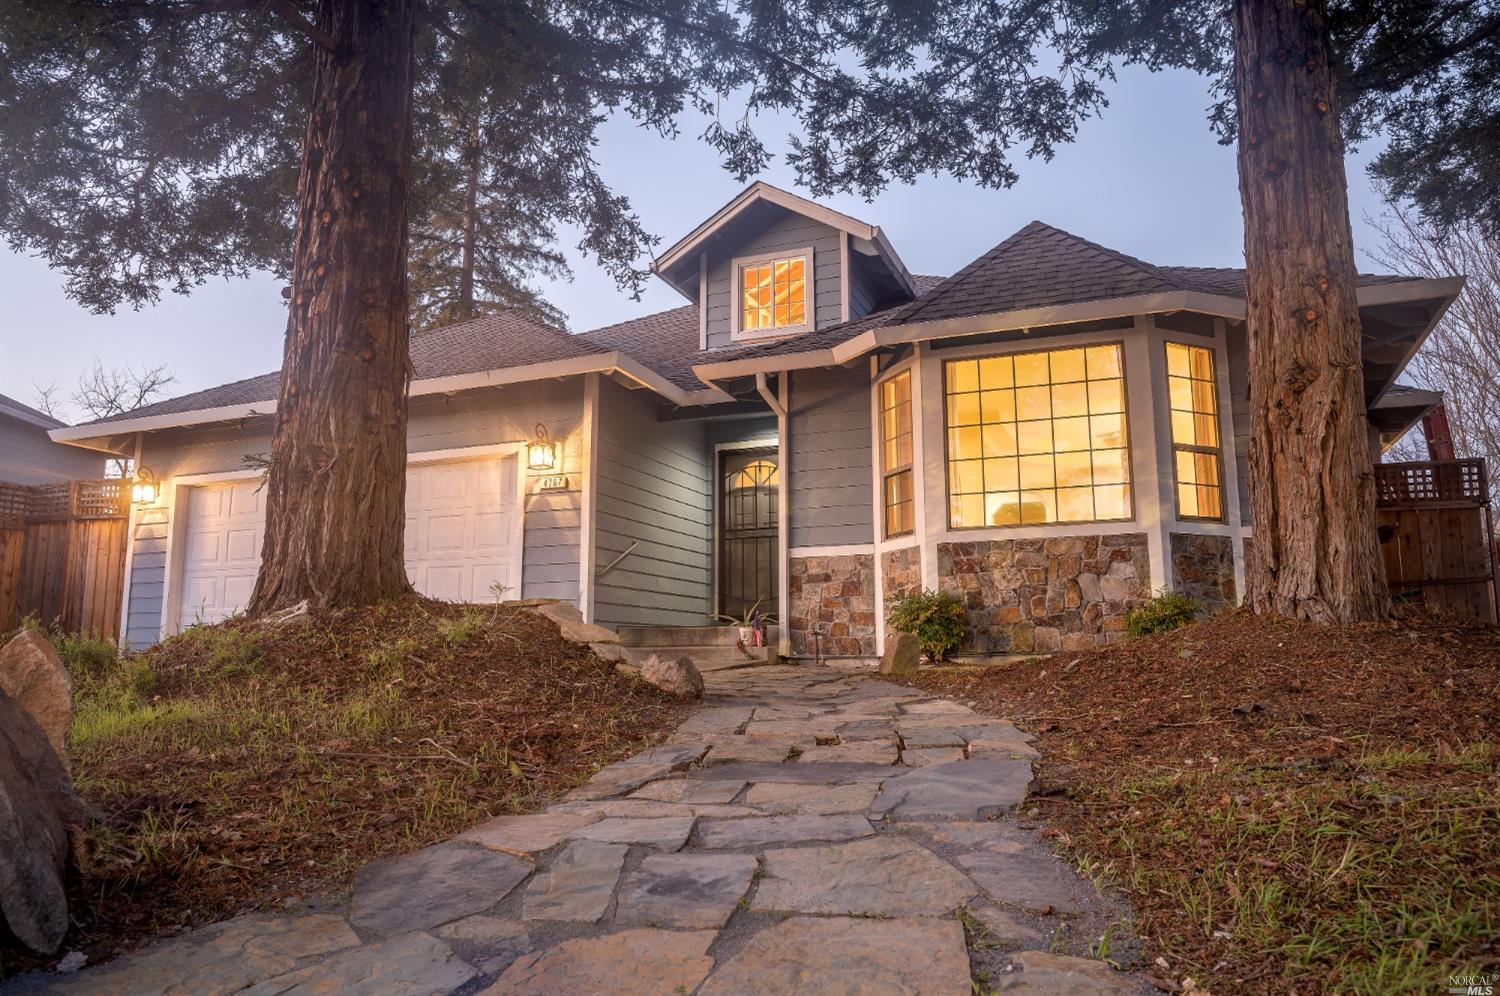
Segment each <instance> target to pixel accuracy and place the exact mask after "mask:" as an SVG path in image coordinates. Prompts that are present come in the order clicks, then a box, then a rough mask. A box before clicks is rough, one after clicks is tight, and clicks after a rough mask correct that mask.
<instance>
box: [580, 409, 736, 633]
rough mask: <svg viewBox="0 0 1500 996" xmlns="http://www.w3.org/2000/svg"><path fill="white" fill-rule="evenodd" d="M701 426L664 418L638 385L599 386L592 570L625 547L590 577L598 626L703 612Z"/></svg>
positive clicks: (705, 490)
mask: <svg viewBox="0 0 1500 996" xmlns="http://www.w3.org/2000/svg"><path fill="white" fill-rule="evenodd" d="M710 452H711V448H710V447H709V446H708V445H707V435H706V431H705V425H704V423H703V422H701V421H680V422H662V421H658V420H657V404H656V401H655V399H654V397H653V396H652V395H650V394H649V393H647V392H645V391H628V390H626V389H624V388H622V387H620V386H619V385H617V384H615V383H613V382H611V381H604V382H602V383H601V384H600V386H599V451H598V456H597V457H596V460H595V470H594V473H595V480H596V482H597V491H596V493H595V502H596V508H595V512H594V543H595V553H594V564H595V569H596V570H598V569H601V568H603V567H605V566H607V565H609V564H610V563H611V562H612V561H614V560H615V558H617V557H618V556H619V555H620V554H622V553H624V552H625V551H626V550H630V548H631V545H632V544H637V545H636V546H635V549H634V550H632V551H631V552H630V554H629V555H628V556H627V557H625V558H624V559H623V560H621V561H620V562H619V564H618V566H616V567H615V568H614V569H613V570H612V571H610V572H609V573H608V574H606V575H605V576H604V577H602V578H599V579H598V580H597V581H596V582H595V585H594V618H595V620H596V621H598V622H599V623H601V624H602V625H605V626H629V625H657V626H672V625H677V626H690V625H701V624H702V623H703V622H704V621H705V620H706V616H707V614H708V611H709V595H710V580H709V557H710V542H711V534H712V531H711V528H710V524H709V489H710V486H711V482H712V473H711V468H710V461H709V453H710Z"/></svg>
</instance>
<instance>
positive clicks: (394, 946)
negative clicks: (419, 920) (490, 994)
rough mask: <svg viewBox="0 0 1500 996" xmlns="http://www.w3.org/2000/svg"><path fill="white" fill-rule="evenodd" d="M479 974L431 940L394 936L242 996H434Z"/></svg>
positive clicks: (418, 935)
mask: <svg viewBox="0 0 1500 996" xmlns="http://www.w3.org/2000/svg"><path fill="white" fill-rule="evenodd" d="M477 974H478V973H477V972H475V971H474V969H473V967H472V966H470V965H469V964H468V963H467V962H465V961H462V960H460V959H459V957H458V956H457V955H455V954H454V953H453V949H452V948H450V947H449V946H448V945H447V944H444V943H443V942H442V941H440V940H438V939H437V938H436V937H433V936H432V935H431V934H427V933H423V932H421V931H416V932H413V933H410V934H398V935H396V936H395V937H391V938H388V939H386V940H384V941H380V942H378V943H375V944H368V945H365V946H364V947H360V948H351V949H349V950H347V951H343V952H341V953H339V954H336V955H334V956H333V957H332V958H330V959H328V960H327V961H324V962H320V963H319V964H316V965H309V966H307V967H306V968H302V969H298V970H297V971H295V972H292V973H290V974H288V975H282V976H277V977H276V978H274V979H269V980H267V981H266V982H262V983H260V984H259V985H255V986H251V987H250V988H249V989H247V990H246V991H245V993H246V996H340V994H344V993H350V994H355V996H388V994H394V993H409V994H410V996H438V994H439V993H446V992H449V991H451V990H453V989H456V988H458V987H459V986H461V985H463V984H464V983H465V982H468V981H469V980H470V979H472V978H474V976H475V975H477Z"/></svg>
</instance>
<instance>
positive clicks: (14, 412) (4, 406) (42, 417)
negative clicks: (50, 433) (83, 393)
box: [0, 394, 68, 429]
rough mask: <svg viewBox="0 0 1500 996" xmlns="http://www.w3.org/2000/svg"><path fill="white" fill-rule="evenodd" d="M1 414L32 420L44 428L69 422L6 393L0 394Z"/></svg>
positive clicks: (55, 426)
mask: <svg viewBox="0 0 1500 996" xmlns="http://www.w3.org/2000/svg"><path fill="white" fill-rule="evenodd" d="M0 415H9V416H10V417H11V418H17V419H20V420H21V421H23V422H30V423H31V424H32V425H36V426H40V427H42V428H44V429H56V428H58V427H60V426H64V425H67V424H68V423H66V422H64V421H63V420H62V419H58V418H53V417H52V416H51V415H48V414H47V413H46V412H44V411H38V410H37V409H35V408H33V407H31V406H30V405H23V404H21V402H19V401H17V400H16V399H15V398H12V397H9V396H7V395H4V394H0Z"/></svg>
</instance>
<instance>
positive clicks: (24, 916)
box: [0, 641, 86, 955]
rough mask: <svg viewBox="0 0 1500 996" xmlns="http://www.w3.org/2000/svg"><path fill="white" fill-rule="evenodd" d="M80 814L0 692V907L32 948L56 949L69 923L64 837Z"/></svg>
mask: <svg viewBox="0 0 1500 996" xmlns="http://www.w3.org/2000/svg"><path fill="white" fill-rule="evenodd" d="M12 642H14V641H12ZM85 813H86V810H85V807H84V805H83V802H82V800H80V799H79V798H78V796H77V795H76V794H75V793H74V792H73V782H72V780H71V779H70V778H69V777H68V772H67V770H66V769H65V768H64V767H63V762H62V758H61V757H59V756H58V754H57V752H56V751H55V750H54V749H53V747H52V744H51V743H50V742H49V741H48V739H47V735H46V734H45V733H44V732H43V731H42V728H41V727H40V726H39V725H37V722H36V721H35V720H34V719H32V718H31V716H30V715H28V714H27V712H26V710H25V709H23V708H22V707H21V705H20V703H18V702H16V701H15V700H14V699H12V698H11V697H10V696H8V695H6V694H4V693H0V914H3V915H4V917H5V923H6V924H7V925H8V926H9V927H10V931H11V933H12V934H14V935H15V936H16V938H17V939H19V940H20V941H21V943H23V944H25V945H26V946H27V947H28V948H31V949H32V950H33V951H36V952H38V953H39V954H46V955H50V954H52V953H53V952H55V951H56V950H57V948H58V945H60V944H61V943H62V939H63V935H64V934H66V933H67V930H68V899H67V895H66V893H65V892H64V891H63V873H64V871H65V870H66V868H67V863H68V854H69V848H68V836H69V832H70V828H74V827H77V826H79V825H81V824H82V823H83V819H84V815H85Z"/></svg>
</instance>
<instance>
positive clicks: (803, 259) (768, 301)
mask: <svg viewBox="0 0 1500 996" xmlns="http://www.w3.org/2000/svg"><path fill="white" fill-rule="evenodd" d="M812 255H813V251H812V249H811V248H808V249H804V250H801V251H798V252H795V253H786V252H782V253H771V254H766V255H763V256H752V257H749V258H745V259H737V260H735V261H734V267H733V271H732V272H733V274H734V280H735V298H734V299H735V300H736V301H737V302H738V305H739V306H738V307H737V308H736V309H735V311H734V335H735V338H737V339H761V338H770V337H773V336H784V335H793V334H795V333H797V332H806V331H807V330H808V329H811V328H812V327H813V325H814V320H813V314H812V311H813V300H814V298H813V281H812Z"/></svg>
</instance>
